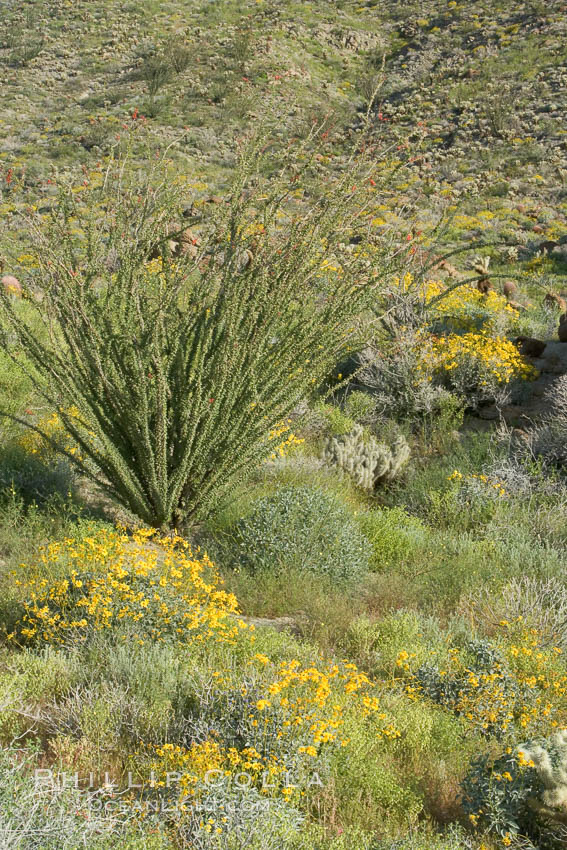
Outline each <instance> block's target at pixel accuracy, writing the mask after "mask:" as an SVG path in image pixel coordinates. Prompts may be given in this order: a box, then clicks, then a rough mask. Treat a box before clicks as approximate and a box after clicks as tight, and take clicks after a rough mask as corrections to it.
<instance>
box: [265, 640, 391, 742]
mask: <svg viewBox="0 0 567 850" xmlns="http://www.w3.org/2000/svg"><path fill="white" fill-rule="evenodd" d="M254 660H256V661H259V662H260V664H262V665H263V666H264V668H265V671H266V673H268V674H269V673H271V674H272V676H273V680H272V682H271V683H270V684H269V685H268V687H267V695H266V697H265V698H263V699H260V700H258V701H257V703H256V715H255V716H254V715H251V716H250V717H249V719H250V720H251V722H252V725H253V726H255V727H258V726H261V725H262V724H264V725H267V724H269V723H270V719H271V715H272V714H274V713H275V714H277V717H278V724H279V728H278V730H277V732H276V738H277V739H278V740H280V739H282V738H285V737H289V736H293V737H297V735H298V734H300V733H301V734H303V733H306V739H307V740H308V741H309V742H310V743H309V744H308V745H307V746H303V747H301V748H300V750H299V751H298V752H304V753H307V754H308V755H312V756H315V755H317V754H318V750H317V748H318V747H319V746H320V745H322V744H328V743H339V744H341V745H342V746H346V744H347V743H348V739H347V738H344V737H341V729H342V727H343V725H344V722H345V712H346V711H348V710H351V709H353V708H355V709H356V712H357V714H358V716H361V717H363V718H372V719H373V720H374V721H376V723H377V727H376V729H375V734H376V735H377V736H378V737H381V738H382V737H383V738H396V737H398V736H399V734H400V733H399V731H398V729H397V728H396V727H395V725H394V724H393V723H391V722H390V721H389V719H388V717H387V715H386V714H384V713H383V712H381V711H380V704H379V701H378V699H377V698H376V696H374V695H373V693H372V691H373V684H372V682H371V681H370V679H369V678H368V677H367V676H366V675H365V674H364V673H361V672H360V671H359V670H358V668H357V667H356V665H355V664H347V663H344V662H343V663H341V664H336V663H330V664H329V665H328V667H327V668H325V669H318V668H317V667H302V666H301V664H300V662H299V661H297V660H296V659H292V660H291V661H286V662H283V663H282V664H281V665H280V666H279V667H277V668H276V667H275V666H274V665H273V664H272V662H271V661H270V659H269V658H267V656H265V655H261V654H257V655H256V656H254V659H253V660H252V662H251V663H253V662H254Z"/></svg>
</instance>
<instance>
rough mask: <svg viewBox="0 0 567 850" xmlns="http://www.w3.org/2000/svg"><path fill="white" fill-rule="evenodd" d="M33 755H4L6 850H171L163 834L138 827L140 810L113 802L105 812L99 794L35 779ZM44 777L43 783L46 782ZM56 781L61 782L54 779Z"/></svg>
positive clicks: (1, 793) (1, 799)
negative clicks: (111, 849) (137, 811)
mask: <svg viewBox="0 0 567 850" xmlns="http://www.w3.org/2000/svg"><path fill="white" fill-rule="evenodd" d="M37 766H38V761H37V756H36V754H35V753H34V752H33V751H32V750H29V749H28V750H26V749H16V748H15V747H11V748H8V749H3V750H0V773H1V776H2V782H1V783H0V846H1V847H2V850H80V848H84V847H89V848H92V850H110V848H111V847H116V846H117V845H119V846H120V847H121V848H124V850H165V848H166V847H167V846H168V845H167V843H166V839H165V837H164V836H163V833H161V832H160V831H158V830H154V831H153V834H152V835H151V836H150V835H149V834H148V833H144V830H143V828H140V827H137V826H134V825H133V823H132V822H133V819H134V815H135V810H134V809H133V808H128V807H126V808H125V809H120V807H119V806H118V805H116V802H117V801H114V804H113V803H112V801H110V808H109V809H107V810H106V811H105V808H104V802H106V803H109V798H107V799H106V800H104V801H103V802H102V804H101V801H100V799H98V798H97V795H96V793H91V794H89V793H87V792H82V791H81V790H80V789H78V788H73V787H70V783H69V782H68V783H67V786H66V787H65V785H64V784H63V783H59V785H57V784H56V783H55V782H53V783H50V782H49V781H48V777H47V775H46V774H45V773H44V774H35V773H34V768H36V767H37ZM40 777H43V782H41V781H40ZM54 778H55V776H54Z"/></svg>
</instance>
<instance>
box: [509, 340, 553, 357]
mask: <svg viewBox="0 0 567 850" xmlns="http://www.w3.org/2000/svg"><path fill="white" fill-rule="evenodd" d="M546 344H547V343H545V342H543V341H542V340H541V339H534V337H531V336H518V337H516V339H515V340H514V345H515V346H517V348H518V349H519V351H520V354H523V355H524V356H525V357H541V355H542V354H543V352H544V351H545V346H546Z"/></svg>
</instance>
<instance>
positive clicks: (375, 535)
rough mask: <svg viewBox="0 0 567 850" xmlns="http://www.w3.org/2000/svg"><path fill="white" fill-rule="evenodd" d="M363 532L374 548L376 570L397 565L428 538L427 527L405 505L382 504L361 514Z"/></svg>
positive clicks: (374, 567) (371, 565)
mask: <svg viewBox="0 0 567 850" xmlns="http://www.w3.org/2000/svg"><path fill="white" fill-rule="evenodd" d="M357 522H358V524H359V526H360V529H361V531H362V533H363V534H364V535H365V537H366V538H367V539H368V540H369V541H370V543H371V544H372V548H373V553H372V557H371V559H370V568H371V569H372V570H374V571H380V570H384V569H390V568H395V567H396V566H398V565H399V564H401V563H403V562H404V560H405V559H406V558H409V559H411V558H412V555H413V553H414V552H415V551H416V549H417V550H418V549H420V548H422V547H423V546H424V544H425V542H426V540H427V527H426V525H425V524H424V522H423V521H422V520H421V519H419V518H418V517H414V516H411V514H409V513H408V512H407V511H406V510H404V508H380V509H376V510H373V511H367V512H365V513H362V514H359V515H358V516H357Z"/></svg>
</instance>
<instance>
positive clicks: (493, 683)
mask: <svg viewBox="0 0 567 850" xmlns="http://www.w3.org/2000/svg"><path fill="white" fill-rule="evenodd" d="M501 628H502V629H504V630H505V631H506V632H508V634H506V635H505V636H501V639H500V641H499V642H498V643H497V644H496V646H497V647H498V648H499V650H500V653H501V662H496V663H494V664H493V665H492V666H491V668H490V669H485V670H477V669H471V668H470V667H468V666H467V661H466V653H465V651H463V650H461V649H460V648H456V647H454V648H452V649H450V650H449V662H448V664H447V665H446V669H443V670H440V671H439V675H440V677H442V678H443V679H446V680H447V681H448V682H449V681H451V682H452V683H453V684H454V685H458V687H453V688H451V689H450V693H451V696H450V697H448V700H446V701H445V702H444V704H445V705H447V707H449V708H451V709H452V710H453V711H454V712H455V713H457V714H459V715H460V716H462V717H464V718H465V719H466V720H467V721H469V723H470V724H471V725H472V726H473V727H475V728H477V729H481V730H484V731H486V730H489V729H492V730H498V731H500V732H505V731H506V730H507V729H508V728H509V727H512V726H515V727H517V728H518V729H519V730H521V731H522V735H523V734H524V733H525V732H531V733H536V734H537V735H546V734H550V733H551V732H552V731H553V730H555V729H557V728H567V675H566V674H565V672H563V668H561V667H559V666H558V656H559V655H560V652H559V651H558V649H557V648H548V647H544V646H542V645H541V644H542V639H541V636H540V635H539V633H538V632H537V631H536V630H535V629H523V630H521V631H520V632H519V633H518V632H514V631H513V630H514V629H516V628H517V624H512V625H510V624H509V623H507V622H506V621H503V623H502V624H501ZM406 692H407V693H408V695H409V696H410V697H411V698H412V699H415V700H419V699H423V698H424V697H425V696H426V695H427V689H426V688H424V687H423V686H422V683H420V682H419V681H418V677H417V676H416V675H414V674H413V673H411V672H410V676H409V682H408V683H407V687H406ZM521 763H522V762H521V757H520V764H521ZM526 764H527V762H526Z"/></svg>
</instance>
